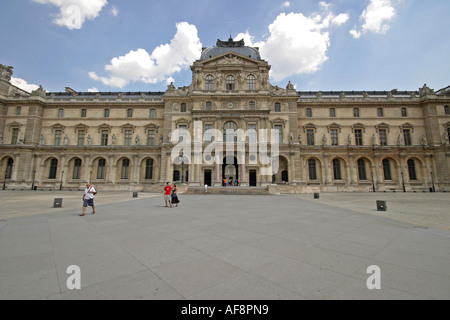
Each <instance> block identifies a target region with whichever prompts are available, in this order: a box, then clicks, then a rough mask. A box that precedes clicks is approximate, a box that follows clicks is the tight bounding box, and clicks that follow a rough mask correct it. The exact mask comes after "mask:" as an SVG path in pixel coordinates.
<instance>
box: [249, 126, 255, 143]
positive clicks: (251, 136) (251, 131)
mask: <svg viewBox="0 0 450 320" xmlns="http://www.w3.org/2000/svg"><path fill="white" fill-rule="evenodd" d="M247 130H248V143H253V144H254V143H256V142H257V141H256V138H257V137H256V124H249V125H248V129H247Z"/></svg>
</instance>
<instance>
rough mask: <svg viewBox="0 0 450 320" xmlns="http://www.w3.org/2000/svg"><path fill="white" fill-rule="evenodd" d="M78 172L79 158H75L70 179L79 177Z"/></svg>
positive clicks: (79, 168) (79, 167) (79, 169)
mask: <svg viewBox="0 0 450 320" xmlns="http://www.w3.org/2000/svg"><path fill="white" fill-rule="evenodd" d="M80 173H81V160H80V159H77V160H75V163H74V166H73V174H72V179H74V180H77V179H80Z"/></svg>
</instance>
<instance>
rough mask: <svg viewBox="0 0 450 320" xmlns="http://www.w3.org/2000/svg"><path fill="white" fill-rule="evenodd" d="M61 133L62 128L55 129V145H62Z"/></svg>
mask: <svg viewBox="0 0 450 320" xmlns="http://www.w3.org/2000/svg"><path fill="white" fill-rule="evenodd" d="M61 135H62V131H61V130H55V146H60V145H61Z"/></svg>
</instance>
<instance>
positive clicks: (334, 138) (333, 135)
mask: <svg viewBox="0 0 450 320" xmlns="http://www.w3.org/2000/svg"><path fill="white" fill-rule="evenodd" d="M330 135H331V145H332V146H338V145H339V141H338V131H337V129H331V130H330Z"/></svg>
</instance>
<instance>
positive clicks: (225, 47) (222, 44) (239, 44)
mask: <svg viewBox="0 0 450 320" xmlns="http://www.w3.org/2000/svg"><path fill="white" fill-rule="evenodd" d="M227 52H235V53H238V54H240V55H242V56H245V57H249V58H252V59H255V60H262V59H261V55H260V54H259V50H258V48H253V47H247V46H245V43H244V40H240V41H233V39H232V38H230V39H228V41H221V40H217V44H216V46H213V47H209V48H206V49H204V50H203V52H202V55H201V57H200V61H202V60H208V59H210V58H214V57H217V56H220V55H222V54H224V53H227Z"/></svg>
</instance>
